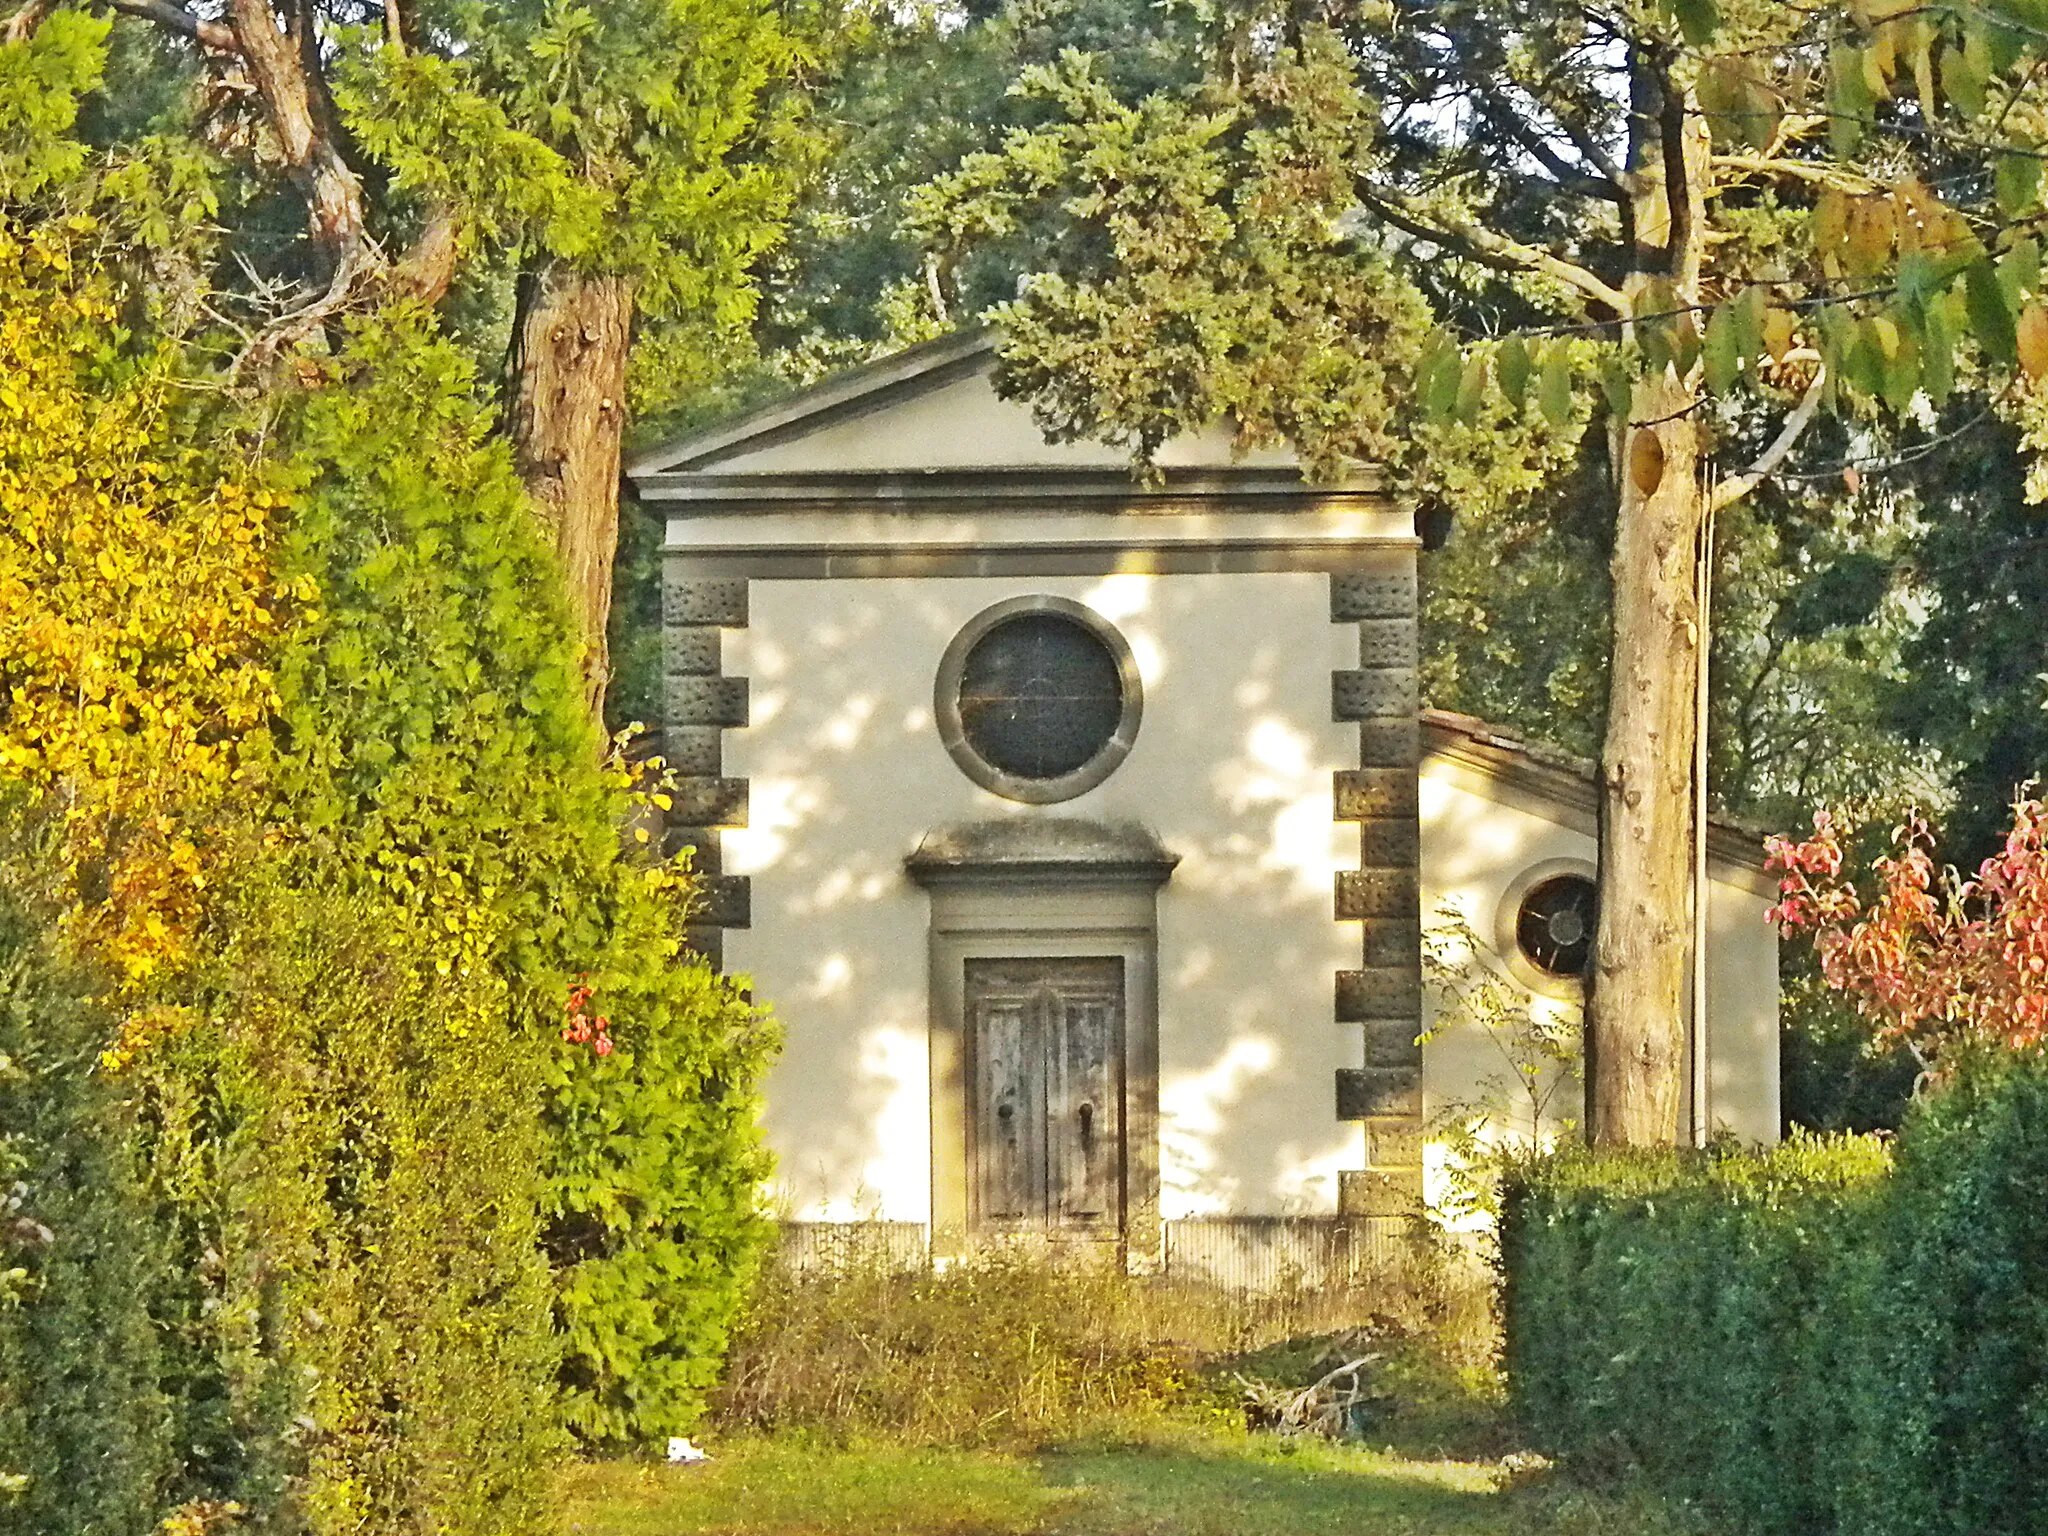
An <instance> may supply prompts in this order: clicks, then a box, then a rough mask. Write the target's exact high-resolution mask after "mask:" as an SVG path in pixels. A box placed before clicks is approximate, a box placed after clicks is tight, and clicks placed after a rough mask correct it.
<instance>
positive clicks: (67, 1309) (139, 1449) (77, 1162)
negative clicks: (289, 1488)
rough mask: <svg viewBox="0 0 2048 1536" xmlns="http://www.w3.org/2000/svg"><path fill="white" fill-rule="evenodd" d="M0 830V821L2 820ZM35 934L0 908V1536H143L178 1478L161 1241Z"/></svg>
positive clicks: (33, 926)
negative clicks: (158, 1299)
mask: <svg viewBox="0 0 2048 1536" xmlns="http://www.w3.org/2000/svg"><path fill="white" fill-rule="evenodd" d="M0 814H5V808H4V807H0ZM90 982H91V978H90V977H88V976H86V975H83V974H81V973H80V972H79V971H78V969H77V968H76V967H75V966H73V965H70V964H68V963H66V962H65V961H64V960H63V958H62V957H61V956H60V955H58V954H57V953H55V952H54V951H53V950H52V948H51V946H50V944H49V928H48V925H47V923H43V922H38V921H36V920H35V914H34V913H33V911H32V909H30V908H28V907H26V906H25V905H24V904H23V903H22V902H20V901H19V900H17V899H16V898H15V897H14V895H13V894H12V893H8V892H4V891H0V1532H6V1533H10V1536H14V1533H18V1536H49V1533H52V1532H65V1531H74V1530H76V1531H84V1530H91V1531H94V1532H104V1533H106V1536H141V1533H143V1532H146V1531H150V1530H153V1529H154V1528H155V1524H156V1512H157V1510H158V1509H159V1507H160V1505H161V1503H162V1501H163V1500H164V1499H165V1498H166V1497H167V1496H168V1493H169V1490H170V1488H171V1486H172V1483H173V1480H174V1478H175V1475H176V1473H177V1471H178V1467H179V1455H178V1448H177V1446H178V1435H177V1429H178V1427H179V1426H178V1425H177V1422H176V1413H175V1408H176V1404H175V1403H174V1402H173V1401H172V1400H171V1399H170V1398H169V1397H167V1396H166V1394H165V1393H164V1392H163V1391H162V1390H160V1386H159V1382H160V1377H161V1375H162V1371H163V1363H164V1362H163V1360H162V1358H161V1355H160V1351H159V1348H158V1341H157V1337H156V1334H155V1331H154V1327H153V1320H152V1317H151V1314H150V1304H151V1302H152V1300H153V1299H154V1293H155V1290H156V1286H157V1281H158V1277H159V1276H160V1275H161V1273H162V1267H161V1264H162V1260H161V1254H162V1246H163V1245H162V1233H161V1232H160V1231H159V1230H158V1228H157V1225H156V1223H155V1221H154V1219H153V1213H152V1208H151V1204H150V1201H149V1199H148V1197H147V1194H146V1192H145V1191H144V1190H143V1189H141V1188H140V1187H139V1183H138V1180H137V1178H136V1170H135V1167H134V1160H133V1158H132V1156H131V1154H130V1150H129V1143H128V1139H127V1133H128V1129H129V1127H128V1119H127V1115H126V1112H125V1106H124V1105H123V1104H122V1103H121V1101H120V1099H119V1098H118V1097H117V1096H116V1095H115V1094H114V1093H113V1092H112V1091H110V1089H109V1088H108V1086H107V1084H106V1083H105V1082H104V1081H103V1080H101V1079H100V1078H99V1077H98V1076H97V1075H96V1073H95V1071H94V1066H95V1062H96V1058H97V1057H98V1054H99V1050H100V1046H101V1043H102V1041H103V1040H104V1038H105V1031H106V1027H107V1020H106V1018H105V1016H104V1014H103V1013H102V1012H101V1010H100V1009H99V1008H97V1007H96V1006H95V1005H94V1003H93V1002H92V1000H91V997H92V990H93V989H92V987H91V985H90Z"/></svg>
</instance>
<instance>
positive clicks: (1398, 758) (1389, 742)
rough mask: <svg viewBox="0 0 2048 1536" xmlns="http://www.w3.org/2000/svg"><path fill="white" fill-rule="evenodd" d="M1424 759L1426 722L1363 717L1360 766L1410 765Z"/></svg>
mask: <svg viewBox="0 0 2048 1536" xmlns="http://www.w3.org/2000/svg"><path fill="white" fill-rule="evenodd" d="M1421 761H1422V722H1421V720H1419V719H1407V720H1361V721H1359V722H1358V766H1359V767H1361V768H1407V769H1410V770H1412V769H1413V768H1414V767H1415V765H1416V764H1417V763H1419V762H1421Z"/></svg>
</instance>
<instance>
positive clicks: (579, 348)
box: [512, 263, 633, 720]
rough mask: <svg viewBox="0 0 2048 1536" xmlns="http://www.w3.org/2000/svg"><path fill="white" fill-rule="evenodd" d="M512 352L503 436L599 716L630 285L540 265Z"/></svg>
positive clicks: (605, 671)
mask: <svg viewBox="0 0 2048 1536" xmlns="http://www.w3.org/2000/svg"><path fill="white" fill-rule="evenodd" d="M525 288H526V291H525V293H524V295H523V301H522V305H521V311H522V312H521V316H520V322H519V329H518V335H517V350H516V352H515V354H514V358H513V372H514V378H513V402H514V404H513V419H512V432H513V441H514V443H515V445H516V446H517V449H518V454H519V466H520V473H521V474H522V475H523V476H524V477H525V479H526V485H527V489H528V490H529V491H530V492H532V494H533V498H534V501H535V502H536V503H537V504H538V505H539V506H540V508H541V510H542V512H543V514H544V515H545V516H546V517H547V519H548V523H549V527H550V528H551V529H552V531H553V533H554V538H555V551H556V553H557V555H558V556H559V557H560V560H561V567H562V579H563V581H564V583H565V584H566V585H567V587H568V591H569V603H570V607H571V609H572V611H573V613H574V615H575V619H576V624H577V628H578V630H579V632H580V638H581V640H582V645H583V657H582V666H583V691H584V697H585V699H586V701H587V702H588V703H589V706H590V712H591V714H592V715H593V716H594V717H596V718H598V719H599V720H602V719H603V716H604V694H605V685H606V683H607V681H608V680H609V677H610V659H609V656H608V654H607V650H606V645H605V630H606V628H607V626H608V625H609V623H610V620H611V608H612V561H613V558H614V556H615V555H616V554H617V553H618V545H619V453H620V442H621V439H622V437H623V436H624V433H625V425H626V357H627V351H628V345H629V342H630V339H631V333H632V329H633V287H632V284H631V283H630V282H628V281H627V280H626V279H624V278H621V277H591V276H586V275H584V274H582V273H579V272H575V271H573V270H571V269H569V268H567V267H564V266H560V265H557V264H553V263H551V264H549V265H548V266H546V267H545V268H543V269H542V270H541V271H540V272H539V273H537V274H534V275H533V276H531V277H530V278H529V279H527V280H526V283H525Z"/></svg>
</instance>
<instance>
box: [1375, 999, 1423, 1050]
mask: <svg viewBox="0 0 2048 1536" xmlns="http://www.w3.org/2000/svg"><path fill="white" fill-rule="evenodd" d="M1416 1004H1417V1006H1418V1007H1419V1006H1420V1004H1421V1000H1420V999H1419V998H1418V999H1417V1000H1416ZM1365 1064H1366V1065H1367V1066H1368V1067H1408V1066H1413V1067H1420V1066H1421V1065H1422V1047H1421V1046H1420V1045H1418V1044H1416V1041H1415V1026H1414V1025H1413V1024H1412V1023H1410V1022H1409V1021H1408V1020H1407V1019H1377V1018H1375V1019H1367V1020H1366V1021H1365Z"/></svg>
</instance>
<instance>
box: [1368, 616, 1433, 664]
mask: <svg viewBox="0 0 2048 1536" xmlns="http://www.w3.org/2000/svg"><path fill="white" fill-rule="evenodd" d="M1358 664H1359V665H1360V666H1361V667H1414V666H1418V665H1420V664H1421V657H1420V655H1419V654H1418V644H1417V633H1416V624H1415V616H1414V615H1413V614H1403V615H1402V616H1401V617H1400V618H1398V619H1365V620H1362V621H1361V622H1360V623H1359V626H1358Z"/></svg>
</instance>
